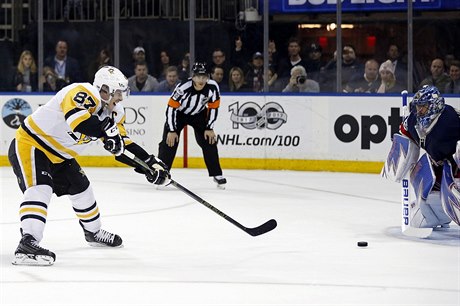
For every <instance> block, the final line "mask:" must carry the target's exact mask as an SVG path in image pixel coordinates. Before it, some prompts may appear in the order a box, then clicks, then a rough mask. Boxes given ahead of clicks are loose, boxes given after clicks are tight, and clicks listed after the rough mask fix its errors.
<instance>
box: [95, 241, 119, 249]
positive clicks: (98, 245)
mask: <svg viewBox="0 0 460 306" xmlns="http://www.w3.org/2000/svg"><path fill="white" fill-rule="evenodd" d="M87 242H88V245H89V246H92V247H93V248H113V249H116V248H122V247H123V244H120V245H117V246H110V245H107V244H104V243H99V242H89V241H87Z"/></svg>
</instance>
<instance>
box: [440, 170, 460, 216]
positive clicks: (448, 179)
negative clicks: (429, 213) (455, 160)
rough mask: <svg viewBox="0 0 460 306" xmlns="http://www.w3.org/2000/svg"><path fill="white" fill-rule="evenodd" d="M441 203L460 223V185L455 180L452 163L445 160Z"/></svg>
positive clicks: (447, 212)
mask: <svg viewBox="0 0 460 306" xmlns="http://www.w3.org/2000/svg"><path fill="white" fill-rule="evenodd" d="M441 203H442V207H443V209H444V211H445V213H446V214H447V215H448V216H449V217H450V218H451V219H452V220H453V221H454V222H455V223H457V224H458V225H460V187H459V186H457V184H456V183H455V181H454V178H453V175H452V165H451V164H450V162H448V161H445V162H444V166H443V170H442V180H441Z"/></svg>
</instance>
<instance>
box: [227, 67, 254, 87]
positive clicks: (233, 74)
mask: <svg viewBox="0 0 460 306" xmlns="http://www.w3.org/2000/svg"><path fill="white" fill-rule="evenodd" d="M229 74H230V76H229V79H230V80H229V81H228V87H229V89H230V91H231V92H251V91H252V88H251V87H249V86H248V85H247V84H246V82H245V80H244V72H243V69H241V68H240V67H237V66H235V67H232V69H230V72H229Z"/></svg>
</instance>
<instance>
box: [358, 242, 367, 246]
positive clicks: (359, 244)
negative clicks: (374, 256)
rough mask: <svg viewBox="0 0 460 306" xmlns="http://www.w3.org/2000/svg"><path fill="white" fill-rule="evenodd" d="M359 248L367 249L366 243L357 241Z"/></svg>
mask: <svg viewBox="0 0 460 306" xmlns="http://www.w3.org/2000/svg"><path fill="white" fill-rule="evenodd" d="M358 246H359V247H367V241H358Z"/></svg>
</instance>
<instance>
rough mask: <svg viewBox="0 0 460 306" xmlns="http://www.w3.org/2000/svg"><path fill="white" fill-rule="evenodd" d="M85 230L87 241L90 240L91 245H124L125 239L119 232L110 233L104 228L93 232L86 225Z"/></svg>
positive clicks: (115, 246)
mask: <svg viewBox="0 0 460 306" xmlns="http://www.w3.org/2000/svg"><path fill="white" fill-rule="evenodd" d="M80 224H81V223H80ZM82 227H83V225H82ZM83 231H84V232H85V239H86V241H88V244H89V245H90V246H93V247H114V248H117V247H122V246H123V244H122V243H123V240H122V239H121V237H120V236H118V235H117V234H112V233H109V232H107V231H105V230H103V229H100V230H98V231H97V232H95V233H93V232H90V231H87V230H86V229H85V228H84V227H83Z"/></svg>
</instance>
